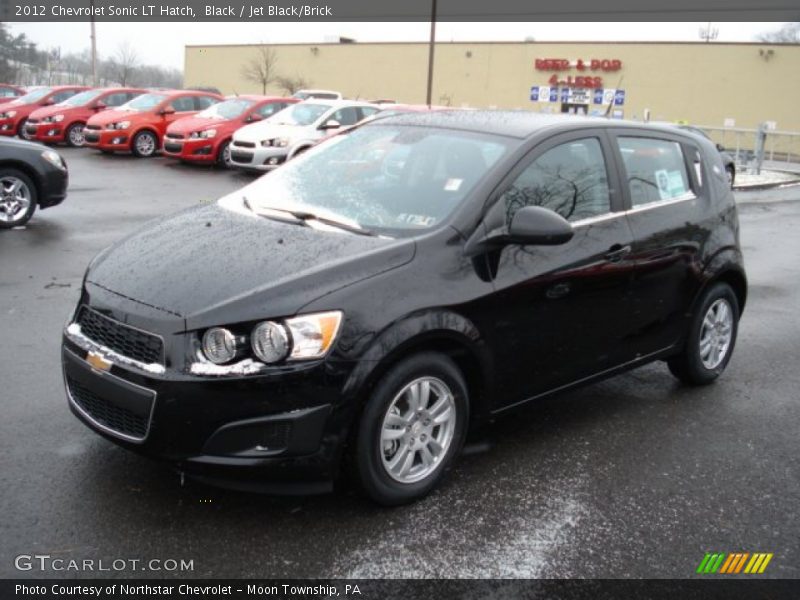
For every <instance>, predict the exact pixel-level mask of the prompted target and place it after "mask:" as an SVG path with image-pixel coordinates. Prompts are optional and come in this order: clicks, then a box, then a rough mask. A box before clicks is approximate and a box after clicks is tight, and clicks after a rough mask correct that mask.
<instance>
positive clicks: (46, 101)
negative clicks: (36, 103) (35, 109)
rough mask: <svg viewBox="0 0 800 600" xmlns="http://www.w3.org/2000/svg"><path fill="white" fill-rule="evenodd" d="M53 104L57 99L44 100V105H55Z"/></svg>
mask: <svg viewBox="0 0 800 600" xmlns="http://www.w3.org/2000/svg"><path fill="white" fill-rule="evenodd" d="M53 104H55V101H54V100H53V99H52V98H48V99H47V100H43V101H42V106H53Z"/></svg>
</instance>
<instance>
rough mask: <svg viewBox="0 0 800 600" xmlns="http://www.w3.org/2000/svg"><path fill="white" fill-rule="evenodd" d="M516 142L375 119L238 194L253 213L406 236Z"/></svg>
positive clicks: (454, 200)
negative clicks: (300, 216) (287, 214)
mask: <svg viewBox="0 0 800 600" xmlns="http://www.w3.org/2000/svg"><path fill="white" fill-rule="evenodd" d="M515 143H516V142H514V141H512V140H510V139H507V138H502V137H497V136H490V135H486V134H477V133H472V132H462V131H452V130H447V129H433V128H424V127H403V126H398V125H381V124H378V123H376V124H373V125H368V126H365V127H360V128H358V129H356V130H354V131H352V132H351V133H350V134H348V135H346V136H337V137H335V138H332V139H331V140H329V141H328V142H326V143H324V144H320V145H319V146H317V147H316V148H313V149H311V150H309V151H307V152H306V153H305V154H304V155H303V156H301V157H299V158H297V159H295V160H293V161H291V162H289V163H287V164H286V165H284V166H282V167H281V168H280V169H277V170H275V171H274V172H272V173H270V174H269V175H268V176H265V177H262V178H261V179H259V180H257V181H255V182H254V183H252V184H251V185H249V186H247V187H246V188H245V189H244V190H243V193H244V195H245V197H246V198H247V201H248V204H249V205H250V206H251V207H252V209H253V210H254V211H255V212H257V213H262V214H269V213H270V211H269V209H279V210H291V211H302V212H308V213H312V214H318V215H324V216H326V217H327V218H337V219H340V220H341V221H342V222H348V223H354V224H357V225H358V226H359V227H361V228H363V229H366V230H370V231H374V232H378V233H386V234H389V235H394V234H397V235H404V234H405V235H408V234H409V233H410V232H413V231H418V230H424V229H430V228H433V227H435V226H437V225H438V224H440V223H441V222H442V221H444V220H445V219H446V218H447V217H448V216H449V215H450V214H451V213H452V212H453V211H454V210H455V209H456V207H457V206H459V205H460V204H461V202H462V201H463V200H464V198H465V197H466V196H467V194H469V192H470V191H471V190H472V189H473V188H474V187H475V184H477V182H478V181H479V180H480V179H481V178H482V177H483V176H484V175H485V174H486V173H487V172H488V171H489V170H490V169H491V168H492V166H493V165H494V164H495V163H496V162H497V161H498V160H499V159H500V157H501V156H503V154H505V152H506V151H507V150H508V148H509V147H510V146H511V145H512V144H515Z"/></svg>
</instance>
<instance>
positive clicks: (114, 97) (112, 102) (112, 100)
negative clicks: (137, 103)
mask: <svg viewBox="0 0 800 600" xmlns="http://www.w3.org/2000/svg"><path fill="white" fill-rule="evenodd" d="M130 99H131V97H130V94H126V93H125V92H119V93H117V94H109V95H108V96H106V97H105V98H103V104H105V105H106V106H112V107H113V106H122V105H123V104H125V103H126V102H127V101H128V100H130Z"/></svg>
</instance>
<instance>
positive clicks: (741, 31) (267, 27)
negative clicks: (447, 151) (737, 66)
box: [8, 22, 782, 69]
mask: <svg viewBox="0 0 800 600" xmlns="http://www.w3.org/2000/svg"><path fill="white" fill-rule="evenodd" d="M8 25H9V27H10V28H11V31H12V32H14V33H25V34H26V35H27V36H28V37H29V38H30V39H31V40H33V41H34V42H36V43H37V44H38V46H39V47H40V48H42V49H48V48H55V47H60V48H61V51H62V53H67V52H80V51H82V50H84V49H85V48H87V47H88V46H89V24H88V23H9V24H8ZM705 25H706V23H440V24H438V25H437V36H436V38H437V40H439V41H451V40H454V41H493V40H524V39H525V38H526V37H533V38H534V39H536V40H538V41H560V40H564V41H600V40H608V41H697V40H698V30H699V29H700V28H701V27H703V26H705ZM781 25H782V24H781V23H714V24H713V26H714V27H716V28H718V29H719V37H718V41H721V42H749V41H754V40H755V37H756V36H757V35H758V34H759V33H762V32H764V31H770V30H773V29H777V28H778V27H780V26H781ZM429 32H430V25H429V24H428V23H189V22H186V23H121V22H119V23H97V50H98V53H99V54H100V55H101V56H109V55H113V54H114V52H116V49H117V47H118V46H119V44H120V43H121V42H123V41H127V42H129V43H130V44H131V46H132V47H133V48H134V49H135V50H136V52H137V53H138V55H139V59H140V60H141V61H142V62H144V63H149V64H159V65H163V66H171V67H177V68H179V69H183V48H184V46H185V45H187V44H235V43H258V42H262V41H265V42H272V43H291V42H295V43H305V42H309V43H321V42H323V41H324V39H325V37H326V36H335V35H342V36H346V37H352V38H355V39H356V40H358V41H362V42H373V41H387V42H388V41H422V40H427V39H428V35H429Z"/></svg>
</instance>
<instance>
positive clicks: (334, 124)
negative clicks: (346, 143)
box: [319, 119, 342, 129]
mask: <svg viewBox="0 0 800 600" xmlns="http://www.w3.org/2000/svg"><path fill="white" fill-rule="evenodd" d="M341 126H342V124H341V123H339V121H334V120H333V119H329V120H328V121H325V122H324V123H323V124H322V125H320V126H319V128H320V129H339V127H341Z"/></svg>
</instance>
